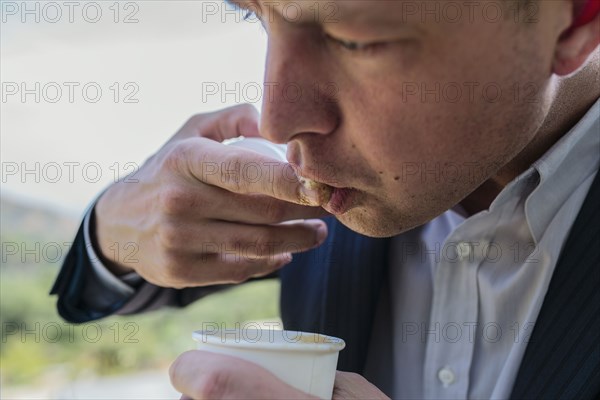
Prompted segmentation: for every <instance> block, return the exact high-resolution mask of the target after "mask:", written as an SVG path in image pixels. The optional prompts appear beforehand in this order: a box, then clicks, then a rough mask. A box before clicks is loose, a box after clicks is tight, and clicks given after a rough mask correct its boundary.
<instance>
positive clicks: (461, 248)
mask: <svg viewBox="0 0 600 400" xmlns="http://www.w3.org/2000/svg"><path fill="white" fill-rule="evenodd" d="M456 248H457V250H458V258H459V259H461V260H462V261H464V260H467V259H468V258H469V255H471V245H470V244H469V243H467V242H460V243H458V244H457V245H456Z"/></svg>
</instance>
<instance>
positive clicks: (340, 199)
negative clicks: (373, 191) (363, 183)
mask: <svg viewBox="0 0 600 400" xmlns="http://www.w3.org/2000/svg"><path fill="white" fill-rule="evenodd" d="M357 193H358V192H357V190H356V189H352V188H333V190H332V192H331V197H330V198H329V201H328V202H327V203H326V204H324V205H323V206H322V207H323V208H324V209H325V210H326V211H327V212H329V213H331V214H333V215H342V214H345V213H346V212H347V211H348V210H350V208H352V206H353V203H354V197H355V196H356V194H357Z"/></svg>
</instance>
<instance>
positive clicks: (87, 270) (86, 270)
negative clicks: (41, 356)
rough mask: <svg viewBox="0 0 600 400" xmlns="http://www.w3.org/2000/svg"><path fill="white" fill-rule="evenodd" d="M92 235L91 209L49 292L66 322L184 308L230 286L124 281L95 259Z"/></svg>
mask: <svg viewBox="0 0 600 400" xmlns="http://www.w3.org/2000/svg"><path fill="white" fill-rule="evenodd" d="M91 232H93V208H92V209H91V210H90V212H88V215H86V217H85V218H84V221H83V223H82V224H81V226H80V227H79V230H78V231H77V235H76V236H75V240H74V241H73V245H72V246H71V248H70V250H69V252H68V254H67V256H66V258H65V261H64V263H63V266H62V268H61V270H60V272H59V274H58V277H57V279H56V282H55V283H54V286H53V288H52V290H51V292H50V294H54V295H58V301H57V309H58V313H59V314H60V316H61V317H62V318H64V319H65V320H67V321H69V322H73V323H83V322H88V321H93V320H97V319H100V318H104V317H107V316H109V315H113V314H134V313H140V312H144V311H150V310H154V309H158V308H161V307H164V306H172V307H184V306H186V305H188V304H190V303H192V302H194V301H195V300H197V299H199V298H201V297H204V296H206V295H208V294H211V293H214V292H217V291H220V290H223V289H226V288H228V287H230V286H231V285H215V286H206V287H197V288H186V289H179V290H178V289H171V288H163V287H159V286H156V285H153V284H150V283H148V282H146V281H144V280H143V279H142V278H141V277H140V276H139V275H136V274H134V275H135V276H133V277H132V276H129V277H126V278H125V279H120V278H117V277H115V276H114V275H112V274H111V273H110V272H109V271H108V269H107V268H106V267H105V266H104V265H103V264H102V262H101V261H100V259H99V258H98V257H96V256H95V254H96V253H95V251H94V249H93V241H90V235H89V233H91ZM86 239H88V240H86ZM271 277H273V276H271Z"/></svg>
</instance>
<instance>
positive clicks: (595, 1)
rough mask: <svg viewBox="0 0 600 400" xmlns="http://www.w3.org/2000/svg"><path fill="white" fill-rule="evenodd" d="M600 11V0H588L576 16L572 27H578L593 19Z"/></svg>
mask: <svg viewBox="0 0 600 400" xmlns="http://www.w3.org/2000/svg"><path fill="white" fill-rule="evenodd" d="M599 12H600V0H587V1H586V3H585V4H584V5H583V7H582V8H581V11H580V12H579V15H578V16H577V18H575V21H574V22H573V26H572V27H571V28H577V27H579V26H582V25H585V24H587V23H588V22H590V21H592V20H593V19H594V18H595V17H596V15H598V13H599Z"/></svg>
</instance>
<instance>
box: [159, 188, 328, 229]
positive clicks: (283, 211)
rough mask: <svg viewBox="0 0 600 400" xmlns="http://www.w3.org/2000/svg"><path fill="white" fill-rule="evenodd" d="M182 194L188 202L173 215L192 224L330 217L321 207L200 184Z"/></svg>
mask: <svg viewBox="0 0 600 400" xmlns="http://www.w3.org/2000/svg"><path fill="white" fill-rule="evenodd" d="M182 191H183V192H185V197H186V199H187V201H184V200H183V199H178V200H177V201H175V200H174V201H173V202H172V207H170V212H171V213H172V214H173V215H174V216H181V215H184V216H185V218H186V220H188V221H190V220H197V221H200V220H203V219H205V218H206V216H210V218H211V219H214V220H223V221H230V222H243V223H247V224H277V223H280V222H285V221H294V220H299V219H312V218H320V217H325V216H327V215H329V214H328V213H327V211H325V210H324V209H323V208H321V207H312V206H303V205H299V204H294V203H290V202H287V201H283V200H279V199H276V198H274V197H268V196H263V195H242V194H237V193H232V192H229V191H227V190H225V189H221V188H219V187H216V186H211V185H198V183H197V182H196V184H189V185H188V187H186V188H185V190H182ZM173 207H174V209H173ZM200 211H201V212H200Z"/></svg>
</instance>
